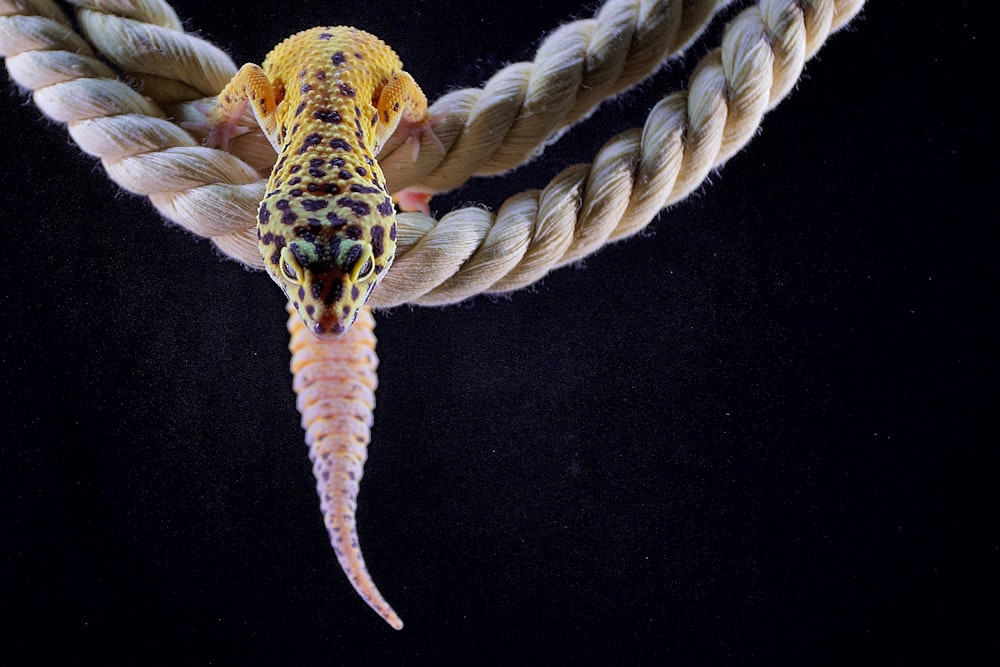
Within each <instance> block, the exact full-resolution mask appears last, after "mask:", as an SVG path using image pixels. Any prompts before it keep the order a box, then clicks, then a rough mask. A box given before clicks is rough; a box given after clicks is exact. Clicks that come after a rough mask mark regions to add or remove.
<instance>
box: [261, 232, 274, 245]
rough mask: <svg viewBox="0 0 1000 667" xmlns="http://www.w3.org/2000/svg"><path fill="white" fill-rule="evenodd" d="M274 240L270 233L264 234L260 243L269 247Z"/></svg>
mask: <svg viewBox="0 0 1000 667" xmlns="http://www.w3.org/2000/svg"><path fill="white" fill-rule="evenodd" d="M273 240H274V234H272V233H271V232H264V235H263V236H262V237H260V242H261V243H263V244H264V245H271V241H273Z"/></svg>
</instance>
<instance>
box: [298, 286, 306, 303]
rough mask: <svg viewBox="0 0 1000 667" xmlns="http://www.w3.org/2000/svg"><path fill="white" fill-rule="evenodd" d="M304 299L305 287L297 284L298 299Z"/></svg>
mask: <svg viewBox="0 0 1000 667" xmlns="http://www.w3.org/2000/svg"><path fill="white" fill-rule="evenodd" d="M305 300H306V288H305V287H303V286H302V285H299V301H305Z"/></svg>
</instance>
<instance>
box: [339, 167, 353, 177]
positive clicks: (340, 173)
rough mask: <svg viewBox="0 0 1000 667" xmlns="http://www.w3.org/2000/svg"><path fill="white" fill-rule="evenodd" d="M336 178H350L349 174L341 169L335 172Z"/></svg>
mask: <svg viewBox="0 0 1000 667" xmlns="http://www.w3.org/2000/svg"><path fill="white" fill-rule="evenodd" d="M337 176H338V177H339V178H343V179H349V178H351V172H349V171H347V170H346V169H341V170H340V171H339V172H337Z"/></svg>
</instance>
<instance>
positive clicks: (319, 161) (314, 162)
mask: <svg viewBox="0 0 1000 667" xmlns="http://www.w3.org/2000/svg"><path fill="white" fill-rule="evenodd" d="M309 166H310V167H322V166H323V158H321V157H314V158H313V159H311V160H309Z"/></svg>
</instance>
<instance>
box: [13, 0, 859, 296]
mask: <svg viewBox="0 0 1000 667" xmlns="http://www.w3.org/2000/svg"><path fill="white" fill-rule="evenodd" d="M77 2H78V4H80V5H81V6H84V4H85V2H86V7H88V8H90V7H94V8H96V9H94V11H98V10H104V11H112V10H115V11H117V9H118V7H119V6H126V5H127V7H129V8H130V9H129V10H128V11H129V12H130V13H131V15H132V16H143V17H144V18H143V20H146V18H145V15H144V14H142V11H152V10H147V9H140V8H139V7H140V5H139V4H138V3H128V2H127V0H117V1H115V2H110V1H107V0H106V1H105V2H93V0H90V1H89V2H87V0H77ZM161 4H162V3H160V2H159V0H144V3H143V4H142V5H141V7H147V8H148V7H157V6H159V5H161ZM710 4H711V5H712V8H713V9H714V8H717V7H718V6H719V5H720V4H722V3H719V2H716V3H710ZM863 4H864V2H863V0H808V1H806V0H801V1H796V0H761V2H760V3H759V4H758V5H754V6H751V7H749V8H748V9H746V10H745V11H743V12H741V13H740V14H739V15H738V16H737V17H735V18H734V19H733V20H732V21H731V22H730V24H729V25H728V26H727V29H726V31H725V35H724V38H723V44H722V47H721V49H717V50H715V51H713V52H711V53H709V54H708V55H706V56H705V57H704V58H703V59H702V60H701V62H700V63H699V64H698V66H697V67H696V68H695V71H694V72H693V73H692V75H691V78H690V82H689V88H688V90H687V91H686V92H678V93H674V94H672V95H669V96H667V97H666V98H664V99H663V100H662V101H661V102H660V103H659V104H657V105H656V106H655V107H654V108H653V110H652V112H651V113H650V115H649V118H648V119H647V121H646V123H645V126H644V127H643V129H642V130H641V132H640V131H639V130H630V131H628V132H624V133H622V134H620V135H618V136H617V137H615V138H613V139H612V140H611V141H609V142H608V143H607V144H605V146H604V147H603V148H602V149H601V150H600V151H599V153H598V155H597V156H596V157H595V159H594V162H593V164H591V165H577V166H574V167H570V168H568V169H567V170H564V171H563V172H562V173H560V174H559V175H557V176H556V177H555V178H554V179H553V180H552V182H551V183H550V184H549V185H548V186H546V187H545V188H544V189H543V190H540V191H538V190H533V191H528V192H525V193H521V194H520V195H516V196H514V197H512V198H510V199H509V200H507V201H506V202H505V203H504V204H503V205H502V206H501V207H500V209H499V211H498V213H497V215H496V216H493V215H491V214H489V213H487V212H485V211H483V210H481V209H478V208H466V209H460V210H457V211H453V212H451V213H449V214H447V215H445V216H444V217H443V218H442V219H441V220H440V221H439V222H436V221H434V220H432V219H430V218H425V217H423V216H420V215H418V214H401V215H400V216H399V223H398V224H399V230H400V238H399V250H398V254H397V259H396V262H395V264H394V266H393V270H392V271H390V272H389V274H388V275H387V277H386V278H385V279H384V281H383V282H382V285H381V286H380V289H379V290H377V291H376V292H375V293H374V294H373V295H372V299H371V303H372V305H373V306H376V307H388V306H393V305H398V304H401V303H405V302H411V303H419V304H428V305H430V304H434V305H436V304H445V303H453V302H455V301H459V300H462V299H465V298H468V297H469V296H472V295H474V294H477V293H479V292H482V291H487V292H505V291H510V290H513V289H517V288H519V287H523V286H525V285H527V284H530V283H531V282H534V281H535V280H538V279H539V278H541V277H542V276H543V275H545V273H547V272H548V271H550V270H551V269H553V268H556V267H557V266H561V265H563V264H566V263H569V262H573V261H575V260H576V259H579V258H580V257H583V256H585V255H586V254H589V253H590V252H593V251H594V250H596V249H597V248H598V247H600V246H601V245H602V244H603V243H605V242H607V241H614V240H618V239H621V238H624V237H626V236H629V235H631V234H634V233H635V232H637V231H638V230H639V229H641V228H642V227H643V226H644V225H646V224H648V222H649V221H650V220H651V219H652V218H653V217H654V216H655V215H656V214H657V212H659V211H660V210H661V209H662V208H663V207H664V206H667V205H669V204H671V203H674V202H676V201H679V200H680V199H682V198H683V197H684V196H686V195H687V194H688V193H689V192H691V191H692V190H693V189H695V188H697V187H698V185H699V184H700V183H701V182H702V180H703V179H704V178H705V176H706V175H707V174H708V173H709V172H710V171H711V170H712V169H713V168H716V167H718V166H719V165H721V164H722V163H723V162H725V160H727V159H728V158H729V157H731V156H732V154H733V153H734V152H736V151H737V150H739V148H741V147H742V146H743V145H744V144H745V143H746V142H747V141H748V140H749V139H750V137H751V136H752V135H753V133H754V132H755V131H756V128H757V127H758V126H759V123H760V119H761V116H762V115H763V113H764V111H766V110H767V109H768V108H770V107H771V106H773V105H774V104H776V103H777V102H778V101H780V100H781V99H782V98H783V97H784V96H785V95H786V94H787V93H788V91H789V90H790V89H791V87H792V86H793V85H794V82H795V81H796V80H797V79H798V77H799V75H800V73H801V70H802V67H803V65H804V63H805V61H806V60H808V58H810V57H811V56H812V54H813V53H815V51H816V50H817V49H818V48H819V47H820V46H821V45H822V44H823V43H824V42H825V40H826V38H827V37H828V35H829V34H830V33H831V32H832V31H834V30H837V29H838V28H840V27H841V26H842V25H844V24H845V23H846V22H847V21H849V20H850V19H851V18H852V17H853V16H854V15H855V14H856V13H857V12H858V11H859V10H860V9H861V7H862V6H863ZM626 5H627V6H630V7H631V6H634V5H635V3H628V2H623V1H622V0H612V1H611V2H609V3H608V4H607V5H605V8H604V9H602V11H601V13H600V14H599V15H598V18H599V19H601V20H603V19H604V17H605V16H606V15H609V16H610V15H614V16H619V15H618V14H613V12H612V9H614V10H615V11H617V10H618V9H619V8H620V7H621V6H626ZM668 5H669V6H670V7H673V8H674V9H673V10H672V11H674V12H679V11H680V10H678V9H676V7H677V6H679V5H678V4H677V3H673V4H671V3H662V4H657V3H651V4H650V3H646V4H641V5H640V6H641V7H643V8H645V10H646V12H647V14H650V13H651V12H652V11H653V8H655V7H660V8H661V9H662V8H663V7H667V6H668ZM691 6H694V7H696V8H699V9H700V11H701V12H702V14H701V15H699V16H701V17H702V18H704V17H705V16H709V15H710V14H711V12H710V11H709V10H707V9H706V7H707V5H705V4H704V3H697V2H695V3H691ZM686 12H687V9H686V8H685V15H686ZM606 13H607V14H606ZM157 15H158V16H164V15H166V12H165V11H160V12H159V13H158V14H157ZM667 15H668V16H672V17H673V18H674V20H675V21H679V25H680V27H679V28H677V29H676V31H675V34H676V35H677V39H684V38H685V36H688V37H690V35H693V34H695V33H696V32H697V29H694V28H692V27H691V26H692V25H694V23H695V21H693V20H689V21H688V22H685V20H684V17H683V16H681V17H679V18H678V17H677V15H675V14H669V12H668V14H667ZM107 16H111V14H107ZM659 16H660V19H659V20H661V23H663V24H664V25H666V24H667V23H670V21H667V20H666V19H663V18H662V15H659ZM129 20H130V21H132V22H133V23H134V22H135V20H134V19H131V18H130V19H129ZM601 20H599V21H597V23H598V24H599V25H602V26H604V25H606V24H605V23H602V22H601ZM591 21H592V22H593V21H594V20H591ZM161 22H166V23H169V21H167V20H165V19H162V20H161ZM577 23H580V22H577ZM95 24H96V23H95ZM621 24H627V21H626V20H625V19H624V18H618V19H616V20H614V21H611V22H610V25H621ZM128 25H131V24H128ZM574 25H576V24H569V26H574ZM671 25H673V24H671ZM661 29H662V28H661ZM164 30H169V29H168V28H164ZM578 30H580V28H579V27H567V28H566V29H565V30H564V29H560V30H559V31H556V33H554V34H553V35H552V36H551V37H550V40H554V39H555V38H556V36H557V35H559V36H560V38H561V36H562V35H570V36H571V41H572V42H573V43H574V44H577V47H579V45H580V44H582V43H583V40H582V38H580V37H579V35H578V34H577V32H575V31H578ZM671 30H672V29H671ZM145 34H152V33H148V32H147V33H145ZM157 34H159V33H157ZM178 34H183V33H178ZM188 37H190V36H188ZM129 39H130V38H129ZM164 39H165V38H164ZM603 39H605V40H610V38H603ZM184 43H185V44H186V45H188V46H189V47H190V48H191V49H192V50H193V51H197V47H196V46H193V45H196V44H199V43H200V44H204V42H201V40H197V38H190V39H187V40H186V41H185V42H184ZM549 43H550V42H549V41H548V40H547V41H546V43H545V44H543V48H542V49H540V53H542V54H543V55H544V54H548V53H549V49H550V48H554V47H548V46H547V45H548V44H549ZM164 48H165V50H164V52H163V53H165V54H167V55H169V56H171V57H173V56H175V54H176V53H178V52H180V51H181V50H182V49H180V48H179V47H176V48H175V47H171V48H166V47H164ZM212 48H214V47H212ZM595 48H596V47H595ZM577 52H578V51H577ZM0 53H2V54H3V55H5V56H7V67H8V70H9V71H10V73H11V76H12V77H13V78H14V79H15V81H17V82H18V83H19V84H21V85H22V86H24V87H26V88H29V89H34V90H35V91H36V92H35V95H34V97H35V101H36V103H37V104H38V105H39V107H40V108H41V109H42V110H43V111H44V112H45V113H46V114H47V115H49V116H50V117H53V118H55V119H57V120H60V121H63V122H66V123H67V124H68V125H69V128H70V133H71V135H72V136H73V138H74V140H76V141H77V143H79V144H80V146H81V147H82V148H83V149H84V150H85V151H87V152H88V153H90V154H92V155H95V156H98V157H100V158H101V159H102V162H103V163H104V166H105V168H106V169H107V170H108V173H109V175H111V177H112V178H113V179H115V180H116V181H117V182H118V183H119V184H121V185H122V186H123V187H125V188H127V189H129V190H130V191H132V192H137V193H140V194H145V195H148V196H149V197H150V199H151V201H152V202H153V203H154V205H156V206H157V208H158V209H159V210H160V211H161V212H162V213H163V214H164V215H165V216H166V217H168V218H169V219H171V220H175V221H178V222H180V223H181V224H183V225H184V226H186V227H187V228H189V229H191V230H192V231H193V232H195V233H196V234H199V235H202V236H210V237H212V238H213V240H214V241H215V242H216V244H217V245H218V246H219V247H220V248H221V249H222V250H223V251H224V252H226V253H227V254H229V255H230V256H233V257H235V258H237V259H239V260H241V261H243V262H245V263H247V264H250V265H253V266H260V263H261V260H260V257H259V254H258V252H257V249H256V239H255V238H254V233H253V228H252V223H253V220H254V214H255V210H256V206H257V202H258V201H259V199H260V197H261V196H262V194H263V182H262V181H261V178H262V176H263V174H262V173H261V171H264V170H265V169H264V168H266V164H267V162H268V157H263V156H267V153H266V148H263V149H262V148H261V146H260V145H259V143H258V144H256V145H254V144H253V143H252V142H251V143H250V146H251V148H252V149H251V150H249V151H248V152H249V153H250V154H252V155H254V156H255V159H254V160H252V161H253V162H254V164H248V163H247V162H245V161H243V160H240V159H239V158H237V157H236V156H234V155H230V154H227V153H223V152H221V151H215V150H210V149H205V148H202V147H200V146H198V145H196V143H195V141H194V140H193V139H192V138H191V137H190V136H189V135H188V134H187V133H186V132H184V131H182V130H180V129H179V128H178V127H177V126H176V125H174V124H173V123H170V122H168V121H166V120H164V118H165V113H164V111H163V110H162V109H161V108H160V107H159V106H158V105H157V104H156V103H155V102H154V101H152V100H149V99H146V98H143V97H142V96H140V95H138V94H137V93H135V91H133V90H132V89H131V88H129V87H128V86H126V85H125V84H123V83H121V82H120V81H117V80H113V79H110V78H107V76H108V74H107V72H108V68H107V66H106V65H104V64H102V63H101V62H100V61H98V60H96V59H95V58H94V57H93V55H92V54H93V51H92V50H91V49H90V48H89V46H88V45H87V44H86V43H84V42H83V41H82V40H81V39H80V38H79V36H77V35H75V34H74V33H73V32H72V31H71V30H70V29H69V28H68V21H66V19H65V17H64V16H62V14H61V13H60V12H59V11H58V8H57V7H55V5H53V3H52V2H50V0H0ZM55 54H58V55H55ZM106 55H107V54H106ZM546 57H547V56H546ZM577 60H579V59H577ZM185 62H186V63H187V64H189V65H191V66H195V65H196V64H197V63H198V62H199V60H198V59H197V57H193V59H189V60H186V61H185ZM574 62H576V61H574ZM50 65H54V66H55V67H56V69H55V70H53V71H46V70H45V68H46V67H48V66H50ZM128 66H129V67H138V66H136V65H128ZM575 66H576V65H574V67H575ZM177 67H178V71H179V70H180V69H181V68H180V65H177ZM167 69H168V70H169V71H173V70H170V69H169V68H167ZM539 69H540V70H541V71H543V72H546V74H545V75H544V78H545V79H546V80H551V78H552V76H551V74H548V72H551V70H550V69H547V68H545V67H542V68H539ZM629 69H630V68H629V67H628V66H626V67H625V70H629ZM525 71H526V67H525V65H524V64H518V65H512V66H511V67H509V68H507V69H505V70H503V71H502V72H501V73H499V74H498V75H497V76H496V77H494V78H493V79H491V81H490V82H489V83H488V84H487V86H486V89H485V90H484V91H480V92H479V93H478V95H470V94H469V92H468V91H457V92H456V93H453V94H451V95H446V96H445V97H444V98H442V100H440V101H439V103H438V104H440V105H442V106H443V107H446V108H448V109H449V114H450V115H449V116H448V117H447V118H446V119H445V121H444V122H442V123H441V124H440V125H439V126H438V127H437V128H436V131H438V130H440V134H441V138H442V140H443V141H444V142H445V143H446V144H451V145H452V146H453V147H452V150H451V151H449V156H450V155H452V154H456V155H459V154H462V153H465V152H469V153H470V154H477V155H480V158H481V159H485V158H482V155H485V154H486V153H487V152H488V151H484V150H483V151H481V150H480V149H479V148H478V145H477V143H476V141H474V139H473V138H474V137H475V136H476V135H475V134H473V133H472V132H471V131H470V132H467V133H466V134H464V135H462V136H460V137H459V136H457V135H456V133H455V132H454V131H453V125H454V124H457V122H458V121H457V119H459V118H462V117H463V114H464V117H465V118H467V119H468V118H471V119H472V120H471V121H469V125H471V126H472V127H473V128H474V129H477V128H480V127H482V128H484V129H485V128H486V127H487V126H488V123H487V122H486V120H481V119H487V118H489V117H491V115H492V114H493V113H494V111H492V109H493V108H494V107H492V106H491V105H489V104H484V105H482V106H478V101H479V100H482V99H484V98H485V97H486V96H487V94H489V95H490V96H497V97H505V96H506V97H510V96H512V95H514V96H516V95H515V93H514V92H513V91H514V90H515V88H514V87H513V84H510V85H508V83H507V77H512V76H514V75H522V76H523V75H524V72H525ZM77 72H80V73H81V74H77ZM74 75H75V76H74ZM178 76H181V77H182V78H181V80H182V81H183V83H184V84H185V85H192V86H193V87H194V83H197V81H196V80H197V78H198V77H194V78H192V77H191V76H188V75H178ZM199 76H201V75H199ZM31 84H36V87H34V88H32V85H31ZM553 85H554V84H553ZM557 87H558V86H557ZM560 90H562V94H565V92H566V91H565V90H564V89H560ZM525 95H527V93H525ZM472 97H476V99H475V100H473V99H472ZM525 99H528V97H525ZM519 104H520V103H519ZM553 104H556V103H555V102H553ZM436 106H437V105H436ZM585 106H586V105H585V104H584V105H583V106H579V105H578V106H575V107H572V108H569V109H567V108H566V106H565V105H562V106H558V109H559V110H561V112H562V113H563V114H564V117H566V118H573V117H574V114H579V113H584V112H581V111H580V109H582V108H584V107H585ZM186 108H187V107H185V106H184V105H181V106H179V107H176V109H177V110H178V114H179V115H178V117H177V119H178V120H183V119H185V116H184V115H183V114H184V113H186V111H185V109H186ZM542 109H543V111H544V105H542ZM532 113H534V107H532ZM542 115H546V114H544V113H543V114H542ZM555 115H558V114H557V113H556V114H548V115H547V118H549V120H548V121H546V122H550V121H551V118H552V117H554V116H555ZM86 121H89V122H86ZM527 122H529V121H526V120H522V121H521V123H522V126H524V123H527ZM107 123H114V125H107ZM517 123H518V121H517V120H515V121H512V122H511V124H510V127H514V126H515V125H517ZM133 124H134V127H135V128H137V129H138V130H139V131H135V132H134V131H133ZM465 124H466V123H465V121H463V126H465ZM484 131H485V130H484ZM133 135H134V136H137V137H139V140H138V141H136V142H131V141H124V140H122V139H121V137H131V136H133ZM252 136H254V137H259V135H257V134H254V135H252ZM515 136H516V137H522V136H523V135H521V134H519V133H515ZM241 140H243V138H241V139H240V140H237V142H234V144H235V143H238V142H239V141H241ZM460 142H464V143H463V144H462V146H459V147H458V148H456V146H458V144H459V143H460ZM529 143H530V142H529V141H527V140H522V139H518V141H517V142H516V145H517V147H516V148H511V149H509V151H510V152H511V154H513V153H516V152H518V151H523V150H524V149H525V147H526V146H527V145H529ZM466 144H468V146H466ZM245 149H246V146H244V147H242V148H241V151H239V152H240V153H241V154H243V155H244V156H246V154H247V153H244V152H243V150H245ZM507 150H508V149H504V151H501V154H506V152H505V151H507ZM397 152H398V151H397ZM434 152H435V151H433V150H430V149H429V148H427V149H425V150H423V151H421V153H422V154H428V153H434ZM492 155H494V156H495V155H497V152H496V151H494V152H493V153H492ZM393 158H394V155H389V156H388V157H387V159H386V161H385V162H386V164H387V165H394V164H396V163H397V162H398V160H395V161H394V159H393ZM480 158H477V159H480ZM273 159H274V158H273V152H272V153H270V156H269V160H270V161H273ZM262 162H263V164H262ZM446 162H447V158H446ZM442 164H445V163H442ZM490 164H494V163H493V162H490ZM496 164H499V163H496ZM262 167H264V168H262ZM390 168H391V167H387V173H389V169H390ZM491 168H492V167H491ZM435 173H436V172H435ZM456 173H457V172H456ZM151 174H152V175H153V177H151ZM395 174H397V175H398V174H399V172H398V171H396V172H395ZM406 178H407V177H404V178H403V179H402V182H405V181H406ZM448 178H451V176H449V177H448ZM456 178H457V177H456ZM443 182H444V181H442V183H443Z"/></svg>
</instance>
